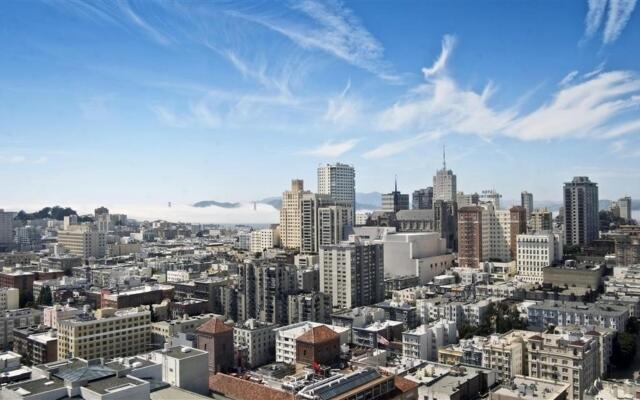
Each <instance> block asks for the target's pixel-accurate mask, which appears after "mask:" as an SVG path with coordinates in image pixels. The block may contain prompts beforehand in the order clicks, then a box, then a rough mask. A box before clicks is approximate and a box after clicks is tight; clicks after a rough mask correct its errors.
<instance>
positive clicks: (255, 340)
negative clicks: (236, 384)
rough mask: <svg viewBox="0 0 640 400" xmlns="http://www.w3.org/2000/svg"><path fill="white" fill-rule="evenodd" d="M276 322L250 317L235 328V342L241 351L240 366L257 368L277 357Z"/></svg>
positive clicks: (237, 349)
mask: <svg viewBox="0 0 640 400" xmlns="http://www.w3.org/2000/svg"><path fill="white" fill-rule="evenodd" d="M275 327H276V325H275V324H271V323H268V322H261V321H258V320H256V319H249V320H247V321H245V322H244V323H242V324H238V325H236V326H235V327H234V328H233V344H234V347H235V349H236V351H238V352H239V353H240V367H242V368H256V367H260V366H262V365H264V364H267V363H269V362H271V361H273V360H274V359H275V347H276V334H275V332H274V328H275Z"/></svg>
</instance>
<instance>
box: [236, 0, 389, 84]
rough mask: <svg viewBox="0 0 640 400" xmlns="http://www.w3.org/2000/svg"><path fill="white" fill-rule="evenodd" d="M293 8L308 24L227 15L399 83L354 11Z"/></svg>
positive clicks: (314, 4)
mask: <svg viewBox="0 0 640 400" xmlns="http://www.w3.org/2000/svg"><path fill="white" fill-rule="evenodd" d="M291 8H292V10H293V11H295V12H298V13H299V14H300V15H301V16H302V17H306V20H307V21H305V22H303V21H301V20H300V19H297V20H291V19H284V18H278V17H274V16H273V15H252V14H249V13H245V12H240V11H229V12H228V14H229V15H233V16H235V17H238V18H242V19H245V20H247V21H252V22H255V23H257V24H260V25H262V26H264V27H266V28H268V29H270V30H272V31H274V32H277V33H279V34H281V35H284V36H285V37H287V38H288V39H289V40H291V41H292V42H294V43H295V44H297V45H298V46H300V47H301V48H304V49H315V50H321V51H324V52H326V53H328V54H330V55H332V56H334V57H336V58H338V59H341V60H343V61H346V62H347V63H349V64H352V65H354V66H357V67H360V68H363V69H365V70H368V71H370V72H372V73H374V74H376V75H378V76H379V77H381V78H383V79H388V80H396V79H397V77H396V76H395V75H394V74H393V73H392V72H391V71H390V66H389V65H388V63H387V62H385V61H384V58H383V56H384V47H383V46H382V44H381V43H380V42H379V41H378V40H377V39H376V38H375V37H374V36H373V35H372V34H371V33H370V32H369V31H368V30H367V29H366V28H365V27H364V25H363V24H362V22H361V21H360V20H359V19H358V18H357V17H356V16H355V15H354V14H353V12H352V11H351V10H349V9H348V8H346V7H344V6H343V5H342V4H340V3H338V2H328V3H323V2H318V1H312V0H303V1H300V2H293V3H291Z"/></svg>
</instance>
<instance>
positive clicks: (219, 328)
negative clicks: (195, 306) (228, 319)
mask: <svg viewBox="0 0 640 400" xmlns="http://www.w3.org/2000/svg"><path fill="white" fill-rule="evenodd" d="M224 332H233V327H232V326H229V325H227V324H225V323H224V321H223V320H222V319H220V318H211V319H210V320H209V321H207V322H205V323H204V324H202V325H200V326H199V327H198V329H196V333H204V334H210V335H215V334H218V333H224Z"/></svg>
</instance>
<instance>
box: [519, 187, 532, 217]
mask: <svg viewBox="0 0 640 400" xmlns="http://www.w3.org/2000/svg"><path fill="white" fill-rule="evenodd" d="M520 205H521V206H522V207H524V209H525V210H527V219H529V218H530V217H531V213H532V212H533V193H529V192H527V191H526V190H525V191H524V192H522V193H520Z"/></svg>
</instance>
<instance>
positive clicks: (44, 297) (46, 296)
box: [38, 286, 53, 306]
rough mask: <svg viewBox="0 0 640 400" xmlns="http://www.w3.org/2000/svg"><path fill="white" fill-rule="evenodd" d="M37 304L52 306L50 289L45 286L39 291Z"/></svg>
mask: <svg viewBox="0 0 640 400" xmlns="http://www.w3.org/2000/svg"><path fill="white" fill-rule="evenodd" d="M38 304H39V305H41V306H51V305H53V294H52V293H51V287H49V286H45V287H43V288H42V290H40V295H39V296H38Z"/></svg>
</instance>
